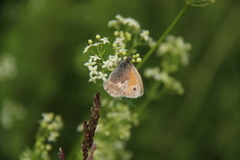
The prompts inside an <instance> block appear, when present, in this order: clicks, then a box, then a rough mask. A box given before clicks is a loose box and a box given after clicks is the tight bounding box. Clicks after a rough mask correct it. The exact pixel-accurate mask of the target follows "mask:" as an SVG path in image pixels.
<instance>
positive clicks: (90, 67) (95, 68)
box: [88, 66, 98, 77]
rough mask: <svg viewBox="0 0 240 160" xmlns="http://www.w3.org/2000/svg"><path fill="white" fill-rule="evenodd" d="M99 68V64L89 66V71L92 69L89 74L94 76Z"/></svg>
mask: <svg viewBox="0 0 240 160" xmlns="http://www.w3.org/2000/svg"><path fill="white" fill-rule="evenodd" d="M97 68H98V66H94V67H92V66H89V67H88V69H89V71H90V73H89V76H90V77H92V76H93V75H94V74H95V75H98V72H97Z"/></svg>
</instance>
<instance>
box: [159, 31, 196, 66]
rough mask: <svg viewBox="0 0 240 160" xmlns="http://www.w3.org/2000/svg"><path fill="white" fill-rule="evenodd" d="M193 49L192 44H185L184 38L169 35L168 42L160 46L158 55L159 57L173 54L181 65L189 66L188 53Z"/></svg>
mask: <svg viewBox="0 0 240 160" xmlns="http://www.w3.org/2000/svg"><path fill="white" fill-rule="evenodd" d="M191 48H192V46H191V44H190V43H187V42H184V40H183V38H182V37H175V36H173V35H169V36H167V37H166V42H164V43H161V44H160V46H159V48H158V52H157V53H158V55H159V56H164V55H165V54H171V55H172V56H175V57H176V58H178V60H179V61H180V62H181V64H183V65H188V57H189V56H188V51H189V50H190V49H191Z"/></svg>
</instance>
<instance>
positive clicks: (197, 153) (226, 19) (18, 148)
mask: <svg viewBox="0 0 240 160" xmlns="http://www.w3.org/2000/svg"><path fill="white" fill-rule="evenodd" d="M183 6H184V1H183V0H168V1H166V0H147V1H146V0H131V1H125V0H121V1H117V0H105V1H99V0H88V1H87V0H81V1H78V0H51V1H47V0H19V1H7V0H5V1H4V0H3V1H1V2H0V57H1V58H3V57H8V58H9V59H10V60H9V61H10V62H13V64H14V62H15V69H14V66H13V69H12V75H9V76H8V77H5V78H1V77H0V107H1V108H0V112H1V113H0V114H1V115H0V116H1V117H0V118H1V125H0V159H4V160H16V159H18V156H19V154H20V153H21V152H22V151H23V150H24V149H25V147H26V146H32V145H33V143H34V138H35V133H36V129H37V127H38V120H39V119H40V118H41V113H42V112H54V113H56V114H60V115H61V116H62V118H63V120H64V130H63V131H62V132H61V133H62V134H61V136H60V138H59V140H58V142H57V143H56V144H55V145H54V148H53V153H52V154H53V156H54V157H55V159H57V155H56V153H57V151H58V148H59V147H60V146H61V147H63V148H64V151H65V152H66V154H67V153H69V152H70V150H71V148H72V147H73V146H75V145H76V144H75V141H76V139H77V138H78V136H79V133H77V132H76V127H77V125H78V124H79V123H81V122H82V121H83V119H87V118H88V117H89V115H90V107H91V106H92V99H93V94H94V93H96V92H97V91H98V90H100V92H101V93H102V96H103V97H104V96H105V95H107V94H106V93H105V91H103V90H102V88H101V86H98V85H94V84H93V83H88V78H89V77H88V70H87V68H86V67H85V66H84V65H83V63H85V62H86V61H87V60H88V55H82V51H83V48H84V47H85V46H86V45H87V40H88V39H89V38H94V37H95V35H96V34H100V35H102V36H106V37H109V38H110V40H112V39H113V37H112V32H113V30H112V29H109V28H107V23H108V21H109V20H112V19H114V17H115V15H116V14H121V15H122V16H124V17H133V18H135V19H136V20H138V21H139V22H140V24H141V26H142V28H144V29H148V30H150V36H152V37H153V38H154V39H155V40H157V39H158V38H159V37H160V36H161V35H162V33H163V32H164V31H165V30H166V28H167V27H168V26H169V24H170V23H171V22H172V20H173V19H174V18H175V17H176V15H177V14H178V12H179V11H180V10H181V8H182V7H183ZM239 16H240V1H239V0H221V1H220V0H219V1H218V0H216V3H214V4H211V5H209V6H207V7H203V8H195V7H189V8H188V9H187V11H186V12H185V13H184V15H183V17H182V18H181V19H180V21H179V22H178V24H177V25H176V26H175V28H174V29H173V30H172V32H171V34H173V35H176V36H182V37H183V38H184V39H185V41H187V42H190V43H191V44H192V46H193V47H192V50H191V51H190V64H189V66H188V67H186V68H182V69H181V70H180V71H179V72H178V73H176V74H175V75H174V77H176V78H177V79H179V80H180V81H181V82H182V84H183V86H184V88H185V94H184V95H183V96H177V95H164V96H163V97H161V98H159V99H157V100H155V101H154V102H152V103H151V105H149V106H148V107H147V108H146V109H145V111H144V113H143V114H142V115H141V116H140V125H139V126H138V127H136V128H134V129H133V130H132V135H131V140H130V141H129V142H128V143H127V149H129V150H131V151H132V152H133V157H132V159H133V160H143V159H151V160H159V159H164V160H175V159H176V160H190V159H195V160H201V159H204V160H239V159H240V45H239V44H240V39H239V37H240V36H239V35H240V19H239ZM139 52H140V53H141V51H139ZM141 54H144V53H141ZM156 60H157V59H155V58H154V56H152V58H150V59H149V61H148V62H147V63H146V64H145V65H144V66H143V67H142V68H141V69H140V71H139V72H140V74H142V73H143V69H144V68H145V67H154V66H152V63H157V62H156ZM0 61H1V60H0ZM143 81H144V84H145V89H146V90H147V89H148V87H149V86H150V85H151V84H150V82H149V81H148V80H147V79H144V78H143ZM134 102H136V104H137V103H140V102H141V98H139V99H137V100H135V101H134ZM19 108H20V109H19ZM6 119H7V120H6ZM78 145H79V146H80V144H78Z"/></svg>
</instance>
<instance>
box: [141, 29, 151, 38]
mask: <svg viewBox="0 0 240 160" xmlns="http://www.w3.org/2000/svg"><path fill="white" fill-rule="evenodd" d="M140 36H141V37H142V38H143V39H144V40H145V41H148V40H149V38H150V37H149V31H148V30H143V31H142V32H141V33H140Z"/></svg>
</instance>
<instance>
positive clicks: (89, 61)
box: [84, 58, 96, 67]
mask: <svg viewBox="0 0 240 160" xmlns="http://www.w3.org/2000/svg"><path fill="white" fill-rule="evenodd" d="M95 64H96V62H93V59H92V58H90V59H89V60H88V62H86V63H84V66H87V67H89V66H93V65H95Z"/></svg>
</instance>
